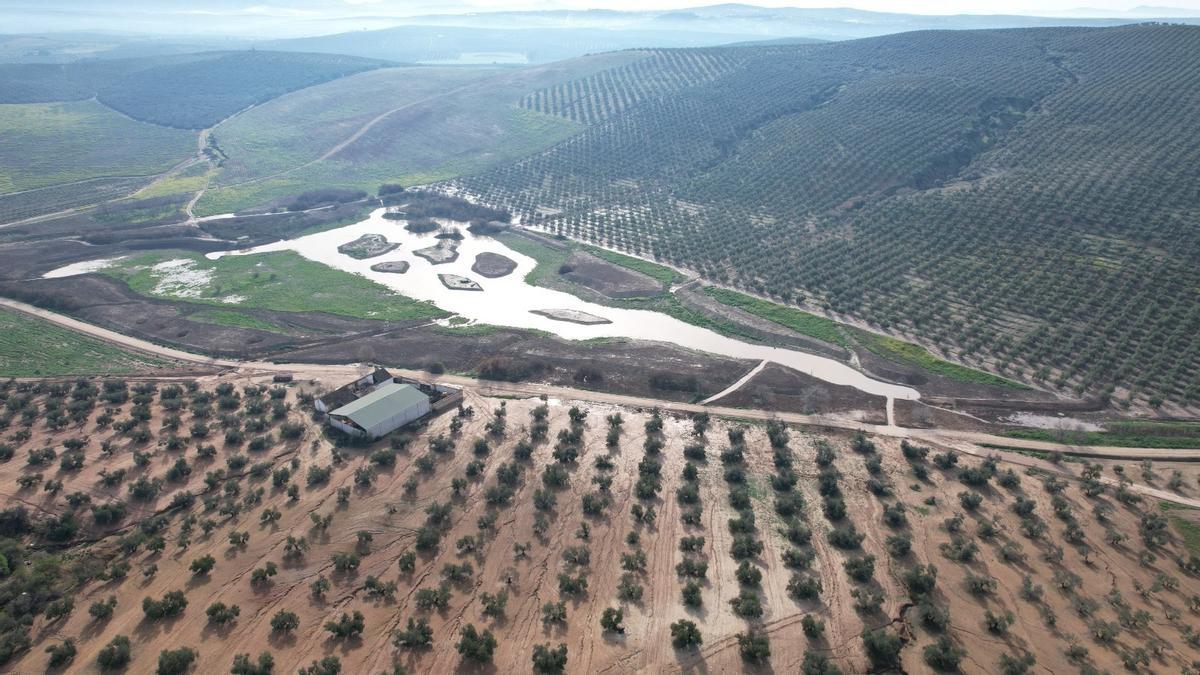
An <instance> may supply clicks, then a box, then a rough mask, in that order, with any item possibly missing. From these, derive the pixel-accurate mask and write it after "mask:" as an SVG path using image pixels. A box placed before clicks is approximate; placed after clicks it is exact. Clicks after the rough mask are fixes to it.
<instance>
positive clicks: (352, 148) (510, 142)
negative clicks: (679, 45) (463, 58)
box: [197, 52, 644, 214]
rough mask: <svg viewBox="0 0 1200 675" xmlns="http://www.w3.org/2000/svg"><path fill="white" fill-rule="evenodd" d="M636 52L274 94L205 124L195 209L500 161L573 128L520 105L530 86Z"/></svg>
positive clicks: (419, 178)
mask: <svg viewBox="0 0 1200 675" xmlns="http://www.w3.org/2000/svg"><path fill="white" fill-rule="evenodd" d="M643 57H644V54H643V53H641V52H616V53H607V54H599V55H596V56H589V57H581V58H578V59H572V60H570V61H564V62H558V63H554V64H547V65H543V66H532V67H527V68H519V69H512V68H483V67H471V68H463V67H455V68H449V67H426V66H423V67H412V68H388V69H383V70H378V71H373V72H369V73H363V74H360V75H356V76H354V77H349V78H345V79H341V80H336V81H333V82H328V83H325V84H322V85H319V86H315V87H310V88H307V89H304V90H301V91H297V92H294V93H292V94H288V95H286V96H282V97H280V98H277V99H275V100H273V101H270V102H269V103H267V104H265V105H262V106H259V107H258V108H255V109H254V110H251V111H248V112H246V113H245V114H242V115H239V116H238V117H237V118H235V119H232V120H230V121H229V122H227V123H225V124H222V125H220V126H219V127H217V128H216V129H215V130H214V136H215V138H216V142H217V143H218V144H219V145H220V147H221V150H222V152H224V153H225V155H226V159H225V160H224V161H223V163H222V166H221V168H220V170H219V172H218V173H217V176H216V177H215V179H214V181H213V184H212V186H211V189H209V190H208V191H207V192H206V193H205V195H204V197H203V198H202V199H201V200H200V202H199V204H198V205H197V207H198V209H199V212H200V213H204V214H212V213H225V212H229V211H233V210H237V209H242V208H246V207H249V206H255V205H259V204H261V203H264V202H269V201H270V200H272V199H276V198H279V197H283V196H286V195H291V194H296V193H298V192H302V191H304V190H307V189H313V188H315V187H344V188H353V189H364V190H374V189H375V188H377V187H378V186H379V185H380V184H381V183H386V182H401V183H405V184H409V185H411V184H414V183H427V182H433V181H439V180H445V179H447V178H453V177H455V176H460V175H463V174H467V173H477V172H482V171H485V170H488V169H491V168H494V167H497V166H503V165H506V164H511V163H512V162H513V161H516V160H519V159H522V158H524V157H528V156H530V155H532V154H534V153H536V152H539V151H541V150H544V149H546V148H548V147H550V146H552V145H554V144H555V143H557V142H559V141H562V140H564V139H566V138H568V137H570V136H573V135H575V134H578V133H580V132H582V131H583V129H584V127H583V126H582V125H581V124H579V123H576V122H573V121H571V120H569V119H567V118H565V117H555V116H548V115H539V114H537V113H535V112H533V111H532V110H527V109H523V108H521V107H520V106H519V105H518V104H519V103H520V101H521V100H522V98H523V97H525V96H526V95H527V94H528V93H529V92H533V91H538V90H541V89H544V88H546V87H553V86H557V85H559V84H561V83H563V82H568V81H571V80H573V79H579V78H583V77H588V76H590V75H591V74H593V73H596V72H600V71H603V70H607V69H610V68H614V67H619V66H621V65H623V64H626V63H630V62H633V61H636V60H639V59H641V58H643Z"/></svg>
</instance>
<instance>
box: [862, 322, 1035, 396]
mask: <svg viewBox="0 0 1200 675" xmlns="http://www.w3.org/2000/svg"><path fill="white" fill-rule="evenodd" d="M849 330H850V331H852V332H853V335H854V338H855V340H857V341H858V343H859V344H861V345H862V346H863V347H865V348H867V349H868V350H869V351H871V352H872V353H874V354H877V355H879V356H882V357H883V358H885V359H888V360H890V361H896V362H897V363H903V364H906V365H910V366H916V367H918V368H921V369H923V370H927V371H929V372H931V373H933V374H935V375H941V376H942V377H945V378H947V379H951V380H954V381H956V382H966V383H968V384H986V385H990V386H993V387H1008V388H1010V389H1028V388H1029V387H1027V386H1025V385H1023V384H1021V383H1019V382H1013V381H1012V380H1009V379H1007V378H1003V377H1000V376H999V375H993V374H991V373H985V372H983V371H982V370H975V369H974V368H967V367H966V366H960V365H958V364H957V363H950V362H949V361H945V360H943V359H939V358H938V357H936V356H934V355H933V354H930V353H929V351H928V350H927V349H925V348H924V347H922V346H920V345H915V344H913V343H911V342H905V341H904V340H897V339H895V338H890V337H887V336H886V335H879V334H878V333H871V332H868V331H865V330H859V329H857V328H850V329H849Z"/></svg>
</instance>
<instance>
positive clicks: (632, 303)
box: [498, 233, 758, 342]
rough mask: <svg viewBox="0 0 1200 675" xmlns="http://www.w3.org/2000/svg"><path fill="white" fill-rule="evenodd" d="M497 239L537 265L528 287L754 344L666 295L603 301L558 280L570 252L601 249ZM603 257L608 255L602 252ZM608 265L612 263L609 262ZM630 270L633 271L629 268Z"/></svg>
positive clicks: (730, 325) (740, 331)
mask: <svg viewBox="0 0 1200 675" xmlns="http://www.w3.org/2000/svg"><path fill="white" fill-rule="evenodd" d="M498 238H499V239H500V241H501V242H502V243H503V244H504V245H505V246H508V247H509V248H511V249H512V250H514V251H516V252H517V253H520V254H522V255H527V256H529V257H530V258H533V259H534V260H535V261H536V262H537V265H535V266H534V268H533V269H532V270H530V271H529V272H528V273H527V274H526V275H525V282H526V283H528V284H531V285H534V286H543V287H546V288H554V289H556V290H561V291H564V292H566V293H570V294H571V295H574V296H576V297H579V298H582V299H584V300H587V301H588V302H594V303H596V304H600V305H606V306H608V307H619V308H621V309H641V310H646V311H648V312H659V313H662V314H666V315H667V316H670V317H673V318H676V319H679V320H680V321H683V322H684V323H690V324H692V325H693V326H700V327H701V328H707V329H709V330H711V331H714V332H716V333H720V334H722V335H725V336H728V337H736V338H738V339H742V340H750V341H754V342H757V341H758V337H757V336H756V335H754V334H753V333H751V332H749V331H748V330H746V329H745V328H743V327H742V326H740V325H738V324H736V323H734V322H732V321H728V320H725V319H719V318H716V317H712V316H709V315H708V314H704V313H702V312H698V311H696V310H694V309H691V308H689V307H686V306H684V304H683V303H681V302H680V301H679V298H677V297H675V296H674V295H672V294H669V293H668V294H664V295H659V296H655V297H651V298H622V299H614V298H605V297H603V296H601V295H599V294H597V293H585V292H583V291H582V290H581V289H579V288H578V287H576V286H575V284H572V283H570V282H567V281H565V280H562V279H560V278H559V275H558V268H559V267H561V266H562V264H563V263H565V262H566V261H567V258H569V257H570V255H571V252H572V251H574V250H576V249H577V248H586V249H587V250H588V251H589V252H593V253H594V252H596V251H599V250H601V249H593V248H592V247H590V246H586V247H585V246H583V245H580V244H576V243H575V242H571V241H563V242H562V243H563V246H564V248H556V247H552V246H547V245H546V244H542V243H540V242H537V241H534V240H532V239H529V238H527V237H522V236H521V235H518V234H512V233H501V234H500V235H498ZM605 253H609V252H607V251H605ZM611 255H620V254H611ZM621 257H623V258H626V259H628V260H633V261H636V262H639V263H645V264H647V265H653V266H654V267H658V268H659V269H660V270H665V271H667V272H670V273H671V274H672V275H674V274H675V272H674V270H670V269H668V268H665V267H662V266H661V265H655V264H654V263H646V262H645V261H644V260H638V259H637V258H630V257H629V256H621ZM606 260H607V258H606ZM609 262H614V261H611V260H610V261H609ZM615 264H620V263H615ZM630 269H635V268H632V267H631V268H630ZM638 271H639V272H641V271H643V270H640V269H639V270H638ZM659 274H660V275H661V274H662V272H659Z"/></svg>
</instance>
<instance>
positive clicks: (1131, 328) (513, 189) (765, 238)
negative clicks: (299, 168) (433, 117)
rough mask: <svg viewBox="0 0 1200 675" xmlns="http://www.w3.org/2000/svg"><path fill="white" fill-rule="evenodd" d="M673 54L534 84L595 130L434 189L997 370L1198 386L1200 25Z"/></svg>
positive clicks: (1164, 399)
mask: <svg viewBox="0 0 1200 675" xmlns="http://www.w3.org/2000/svg"><path fill="white" fill-rule="evenodd" d="M682 54H683V55H681V56H678V57H676V58H674V59H673V60H672V61H671V62H670V63H660V64H658V66H657V67H656V68H653V69H645V70H644V71H643V70H638V69H637V68H630V67H625V68H616V69H613V70H611V71H606V72H601V73H598V74H596V75H594V76H591V77H589V78H581V79H578V80H576V81H573V82H569V83H566V84H564V85H561V86H560V87H558V88H557V89H548V90H543V91H540V92H534V93H533V94H531V95H530V96H528V97H526V99H524V105H526V106H527V107H528V108H529V109H531V110H534V111H537V112H539V113H541V114H546V115H550V116H558V117H565V118H567V119H573V120H580V121H582V122H585V123H587V124H588V125H589V126H588V128H587V131H585V132H584V133H582V134H580V135H578V136H576V137H573V138H571V139H570V140H569V141H567V142H564V143H562V144H560V145H558V146H556V147H554V148H552V149H550V150H548V151H546V152H544V153H540V154H538V155H537V156H535V157H532V158H529V159H527V160H524V161H522V162H519V163H517V164H515V165H512V166H509V167H504V168H501V169H497V170H495V171H492V172H489V173H486V174H482V175H477V176H472V177H469V178H464V179H461V180H458V181H455V182H453V183H451V184H449V185H448V186H447V189H452V190H462V191H466V192H468V193H471V194H474V195H477V196H478V197H480V198H481V199H483V200H484V201H486V202H489V203H494V204H501V205H504V206H505V207H508V208H511V209H515V210H516V211H517V212H519V213H521V215H522V216H523V218H524V219H525V221H526V222H533V223H536V224H539V225H542V226H544V227H547V228H550V229H551V230H553V231H556V232H561V233H564V234H567V235H570V236H573V237H578V238H582V239H586V240H590V241H595V242H599V243H602V244H606V245H609V246H613V247H617V248H621V249H624V250H627V251H631V252H635V253H641V254H645V255H650V256H653V257H656V258H659V259H662V260H665V261H669V262H671V263H674V264H677V265H681V266H685V267H688V268H691V269H694V270H696V271H698V272H700V273H701V274H703V275H704V276H705V277H707V278H709V279H712V280H715V281H717V282H721V283H725V284H729V285H733V286H737V287H740V288H743V289H746V290H749V291H752V292H755V293H758V294H760V295H765V296H768V297H771V298H773V299H775V300H777V301H780V302H784V303H801V304H803V305H805V306H807V307H809V308H814V309H817V310H822V311H825V312H829V313H833V314H835V315H839V316H842V317H847V318H852V319H859V320H864V321H866V322H868V323H870V324H872V325H873V326H875V327H877V328H881V329H884V330H887V331H890V332H893V333H897V334H901V335H905V336H907V337H909V338H912V339H917V340H919V341H921V342H923V343H924V344H926V345H927V346H931V347H935V348H938V349H940V350H941V351H943V352H945V353H949V354H951V355H953V356H955V357H956V358H959V359H963V360H967V361H968V362H972V363H974V364H976V365H980V366H984V367H988V368H990V369H992V370H994V371H997V372H1000V373H1001V374H1005V375H1008V376H1014V377H1023V378H1026V379H1029V380H1033V381H1038V382H1043V383H1045V384H1046V385H1048V386H1052V387H1056V388H1058V389H1060V390H1065V391H1073V392H1076V393H1078V394H1087V395H1113V396H1114V397H1115V398H1117V399H1119V402H1129V403H1135V402H1136V403H1141V404H1149V405H1151V406H1155V407H1157V406H1159V405H1163V404H1167V403H1169V404H1173V405H1179V406H1194V405H1196V404H1197V402H1198V401H1200V387H1198V385H1197V382H1198V381H1200V341H1197V340H1196V339H1195V338H1194V335H1195V334H1196V332H1197V330H1200V303H1197V302H1196V301H1195V293H1196V289H1197V288H1198V287H1200V229H1198V228H1197V227H1196V222H1197V218H1198V216H1200V212H1198V211H1197V204H1200V194H1198V193H1197V186H1198V185H1200V175H1198V174H1197V167H1198V166H1200V163H1198V160H1200V157H1198V154H1200V137H1198V134H1200V129H1198V128H1197V127H1196V125H1194V124H1192V122H1191V120H1192V111H1193V110H1194V109H1195V108H1196V106H1197V104H1200V68H1197V60H1198V58H1200V29H1198V28H1194V27H1186V26H1166V25H1139V26H1126V27H1118V28H1106V29H1079V28H1070V29H1038V30H1008V31H979V32H922V33H908V34H902V35H894V36H887V37H882V38H874V39H869V40H861V41H850V42H843V43H834V44H826V45H801V46H789V45H768V46H758V47H754V46H751V47H738V48H714V49H706V50H691V51H687V52H683V53H682ZM701 61H705V62H711V63H720V64H724V65H722V69H723V72H712V73H711V76H709V75H706V76H705V77H696V76H694V73H696V72H697V69H698V68H699V66H698V65H697V64H698V63H699V62H701ZM664 82H670V83H671V85H670V86H666V87H663V86H662V83H664ZM650 83H655V86H657V87H658V91H657V92H654V91H651V92H650V93H647V91H648V90H651V89H654V87H651V86H650ZM581 111H587V112H586V113H582V112H581ZM767 251H770V254H769V255H768V254H767V253H766V252H767Z"/></svg>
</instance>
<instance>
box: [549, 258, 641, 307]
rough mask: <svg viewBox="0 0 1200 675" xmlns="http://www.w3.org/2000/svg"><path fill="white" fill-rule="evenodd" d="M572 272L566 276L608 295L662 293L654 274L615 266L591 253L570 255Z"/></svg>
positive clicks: (569, 260) (629, 295)
mask: <svg viewBox="0 0 1200 675" xmlns="http://www.w3.org/2000/svg"><path fill="white" fill-rule="evenodd" d="M566 265H567V266H568V267H569V268H570V270H571V271H570V272H567V273H566V274H563V275H562V276H563V277H565V278H566V279H568V280H570V281H573V282H575V283H577V284H579V285H580V286H584V287H586V288H590V289H592V290H593V291H596V292H597V293H599V294H601V295H603V296H604V297H606V298H613V299H619V298H646V297H653V296H656V295H662V294H663V292H664V291H663V287H662V284H660V283H659V282H658V281H657V280H656V279H654V278H653V277H650V276H647V275H645V274H642V273H641V272H636V271H634V270H631V269H628V268H625V267H621V266H620V265H614V264H612V263H610V262H608V261H607V260H603V259H601V258H597V257H596V256H594V255H592V254H590V253H584V252H582V251H575V252H573V253H571V255H570V257H568V258H567V262H566Z"/></svg>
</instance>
